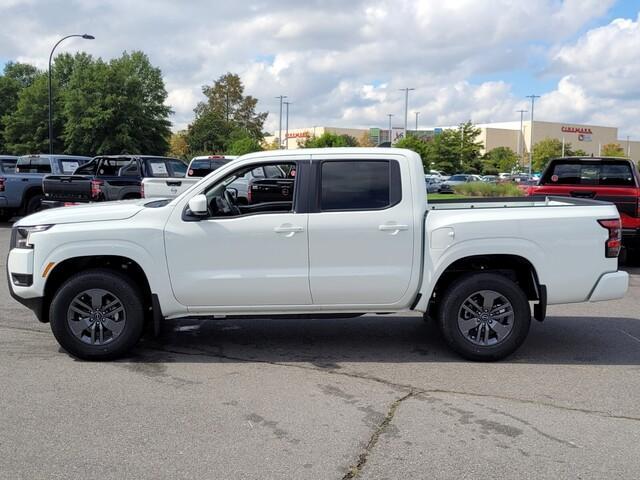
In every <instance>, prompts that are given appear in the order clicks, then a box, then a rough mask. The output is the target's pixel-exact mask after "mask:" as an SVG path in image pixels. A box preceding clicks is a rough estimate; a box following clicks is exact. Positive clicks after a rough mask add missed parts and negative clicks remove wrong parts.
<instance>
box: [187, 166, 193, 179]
mask: <svg viewBox="0 0 640 480" xmlns="http://www.w3.org/2000/svg"><path fill="white" fill-rule="evenodd" d="M187 176H188V177H193V169H191V168H190V169H189V172H188V173H187Z"/></svg>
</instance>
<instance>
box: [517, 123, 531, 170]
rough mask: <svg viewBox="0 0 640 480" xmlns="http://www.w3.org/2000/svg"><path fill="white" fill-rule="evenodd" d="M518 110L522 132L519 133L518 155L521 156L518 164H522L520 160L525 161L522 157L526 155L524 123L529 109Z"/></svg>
mask: <svg viewBox="0 0 640 480" xmlns="http://www.w3.org/2000/svg"><path fill="white" fill-rule="evenodd" d="M516 111H517V112H518V113H519V114H520V132H519V133H518V156H519V157H520V160H519V161H518V164H520V162H522V163H524V162H523V161H522V157H523V156H524V155H523V153H524V152H523V149H522V141H523V139H524V134H523V133H522V125H523V123H524V114H525V113H527V112H528V110H516ZM523 166H524V165H523Z"/></svg>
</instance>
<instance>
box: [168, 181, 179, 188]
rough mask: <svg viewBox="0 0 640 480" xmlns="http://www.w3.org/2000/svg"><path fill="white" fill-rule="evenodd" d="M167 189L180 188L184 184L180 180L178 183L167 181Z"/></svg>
mask: <svg viewBox="0 0 640 480" xmlns="http://www.w3.org/2000/svg"><path fill="white" fill-rule="evenodd" d="M166 184H167V187H179V186H181V185H182V182H181V181H180V180H177V181H167V182H166Z"/></svg>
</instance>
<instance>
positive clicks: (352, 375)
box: [0, 325, 640, 422]
mask: <svg viewBox="0 0 640 480" xmlns="http://www.w3.org/2000/svg"><path fill="white" fill-rule="evenodd" d="M0 328H5V329H9V330H19V331H25V332H33V333H38V334H46V335H49V333H48V332H42V331H39V330H32V329H28V328H20V327H9V326H5V325H0ZM142 348H143V349H147V350H155V351H160V352H166V353H173V354H176V355H190V356H204V357H214V358H221V359H225V360H233V361H237V362H246V363H264V364H268V365H274V366H278V367H291V368H299V369H303V370H312V371H315V372H324V373H328V374H332V375H342V376H345V377H350V378H357V379H360V380H367V381H371V382H376V383H379V384H382V385H385V386H388V387H392V388H395V389H397V390H404V391H407V390H408V391H411V392H413V394H414V395H418V394H422V395H428V394H433V393H436V394H437V393H441V394H445V395H461V396H468V397H475V398H493V399H498V400H506V401H510V402H515V403H520V404H527V405H536V406H542V407H549V408H555V409H558V410H564V411H569V412H578V413H584V414H588V415H598V416H600V417H603V418H612V419H616V420H631V421H636V422H640V417H632V416H626V415H614V414H612V413H609V412H605V411H602V410H590V409H586V408H578V407H568V406H565V405H556V404H553V403H549V402H542V401H539V400H527V399H522V398H514V397H509V396H506V395H496V394H489V393H475V392H465V391H460V390H446V389H439V388H433V389H424V388H420V387H416V386H414V385H410V384H403V383H397V382H392V381H390V380H385V379H383V378H379V377H374V376H371V375H365V374H360V373H352V372H343V371H338V370H335V369H327V368H318V367H313V366H310V365H296V364H292V363H282V362H272V361H268V360H259V359H251V358H243V357H234V356H231V355H226V354H223V353H217V352H208V351H206V350H193V349H191V351H185V350H173V349H168V348H160V347H156V346H153V345H149V344H147V345H142Z"/></svg>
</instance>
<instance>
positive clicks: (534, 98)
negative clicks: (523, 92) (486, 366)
mask: <svg viewBox="0 0 640 480" xmlns="http://www.w3.org/2000/svg"><path fill="white" fill-rule="evenodd" d="M527 98H530V99H531V129H530V130H531V131H530V132H529V134H530V138H529V143H530V145H529V176H531V168H532V165H533V106H534V104H535V101H536V98H540V95H527Z"/></svg>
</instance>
